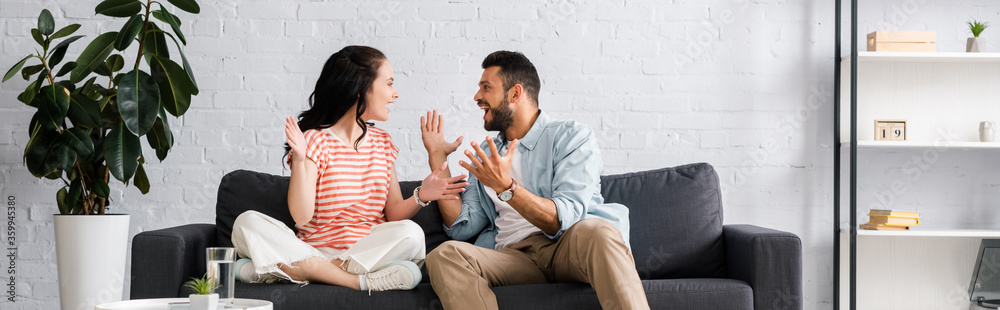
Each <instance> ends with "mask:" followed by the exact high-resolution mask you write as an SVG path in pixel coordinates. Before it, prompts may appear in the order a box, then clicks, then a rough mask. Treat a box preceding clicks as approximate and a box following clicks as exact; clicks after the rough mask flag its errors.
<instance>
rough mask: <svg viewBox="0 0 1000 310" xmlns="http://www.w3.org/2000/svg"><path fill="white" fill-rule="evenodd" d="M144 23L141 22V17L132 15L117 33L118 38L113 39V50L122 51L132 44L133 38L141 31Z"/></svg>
mask: <svg viewBox="0 0 1000 310" xmlns="http://www.w3.org/2000/svg"><path fill="white" fill-rule="evenodd" d="M144 23H145V21H143V20H142V15H138V14H137V15H133V16H132V18H129V19H128V21H127V22H125V25H124V26H122V30H121V31H119V32H118V37H117V38H116V39H115V49H117V50H119V51H124V50H125V49H126V48H128V46H129V45H130V44H132V41H133V39H135V36H136V35H137V34H139V31H141V30H142V24H144Z"/></svg>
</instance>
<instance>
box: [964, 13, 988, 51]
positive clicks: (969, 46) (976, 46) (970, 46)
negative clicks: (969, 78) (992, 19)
mask: <svg viewBox="0 0 1000 310" xmlns="http://www.w3.org/2000/svg"><path fill="white" fill-rule="evenodd" d="M966 24H968V25H969V32H972V37H971V38H969V39H968V40H966V43H965V51H966V52H973V53H978V52H980V51H982V50H983V48H984V47H986V40H983V39H982V38H980V37H979V34H981V33H983V30H986V28H987V27H989V26H990V23H983V22H979V21H977V20H974V19H973V20H972V21H969V22H966Z"/></svg>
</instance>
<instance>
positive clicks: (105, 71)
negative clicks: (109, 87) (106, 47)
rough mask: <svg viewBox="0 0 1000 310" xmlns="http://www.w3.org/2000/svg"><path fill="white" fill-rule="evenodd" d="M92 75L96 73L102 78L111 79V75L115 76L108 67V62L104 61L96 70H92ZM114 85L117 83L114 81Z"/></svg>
mask: <svg viewBox="0 0 1000 310" xmlns="http://www.w3.org/2000/svg"><path fill="white" fill-rule="evenodd" d="M94 73H97V74H98V75H103V76H106V77H111V75H112V74H115V73H114V72H111V67H109V66H108V62H107V61H105V62H104V63H102V64H100V65H99V66H97V68H94ZM116 83H117V81H116Z"/></svg>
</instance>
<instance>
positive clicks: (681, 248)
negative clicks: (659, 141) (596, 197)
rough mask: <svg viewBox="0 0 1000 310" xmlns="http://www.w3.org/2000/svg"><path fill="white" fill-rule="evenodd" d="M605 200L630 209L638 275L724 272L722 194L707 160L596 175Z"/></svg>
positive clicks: (716, 275)
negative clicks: (623, 172)
mask: <svg viewBox="0 0 1000 310" xmlns="http://www.w3.org/2000/svg"><path fill="white" fill-rule="evenodd" d="M601 194H602V195H603V196H604V200H605V201H606V202H616V203H620V204H623V205H625V206H627V207H628V208H629V222H630V226H631V227H630V240H629V241H630V243H631V245H632V256H633V258H635V267H636V269H637V270H638V271H639V277H641V278H643V279H677V278H722V277H725V276H726V270H725V266H726V264H725V247H724V246H723V239H722V194H721V191H720V189H719V177H718V175H717V174H716V173H715V169H714V168H712V166H711V165H709V164H706V163H698V164H689V165H683V166H677V167H673V168H662V169H656V170H649V171H641V172H634V173H626V174H619V175H606V176H602V177H601Z"/></svg>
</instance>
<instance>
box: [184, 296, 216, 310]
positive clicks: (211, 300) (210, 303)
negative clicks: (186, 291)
mask: <svg viewBox="0 0 1000 310" xmlns="http://www.w3.org/2000/svg"><path fill="white" fill-rule="evenodd" d="M188 299H190V300H191V310H215V309H218V307H219V294H215V293H212V294H208V295H201V294H191V295H188Z"/></svg>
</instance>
